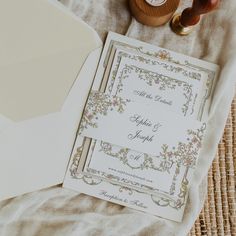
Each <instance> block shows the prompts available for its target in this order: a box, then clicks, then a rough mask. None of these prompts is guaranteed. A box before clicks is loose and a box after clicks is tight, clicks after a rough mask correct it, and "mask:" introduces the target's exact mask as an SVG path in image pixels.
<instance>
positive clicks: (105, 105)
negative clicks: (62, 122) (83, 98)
mask: <svg viewBox="0 0 236 236" xmlns="http://www.w3.org/2000/svg"><path fill="white" fill-rule="evenodd" d="M128 102H129V100H128V99H123V98H121V97H116V96H111V97H110V96H109V95H108V94H105V93H100V92H97V91H91V93H90V95H89V98H88V101H87V103H86V106H85V109H84V113H83V117H82V120H81V123H80V128H79V134H81V133H82V132H83V130H85V129H87V128H88V127H89V126H90V127H93V128H97V122H96V120H97V119H98V115H103V116H106V115H107V113H108V111H112V110H114V109H115V110H116V111H117V112H119V113H123V112H124V108H125V106H126V105H127V103H128Z"/></svg>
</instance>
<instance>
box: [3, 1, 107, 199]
mask: <svg viewBox="0 0 236 236" xmlns="http://www.w3.org/2000/svg"><path fill="white" fill-rule="evenodd" d="M0 31H1V39H0V52H1V53H0V200H3V199H6V198H10V197H13V196H17V195H20V194H23V193H26V192H31V191H34V190H37V189H41V188H45V187H49V186H52V185H55V184H59V183H61V182H62V180H63V177H64V173H65V170H66V167H67V163H68V160H69V157H70V152H71V150H72V146H73V143H74V139H75V135H76V131H77V127H78V123H79V120H80V118H81V115H82V111H83V107H84V103H85V101H86V98H87V95H88V92H89V89H90V86H91V84H92V81H93V77H94V74H95V71H96V66H97V63H98V60H99V56H100V52H101V48H100V47H101V44H102V43H101V41H100V39H99V37H98V35H97V34H96V32H95V31H94V30H92V29H91V28H90V27H89V26H88V25H86V24H85V23H84V22H83V21H81V20H78V19H77V18H76V17H75V16H73V15H72V14H71V13H70V12H68V11H67V10H65V9H64V8H63V7H62V6H61V4H60V3H57V2H53V1H48V0H21V1H13V0H9V1H2V2H1V7H0ZM78 74H79V75H78ZM76 78H77V79H76Z"/></svg>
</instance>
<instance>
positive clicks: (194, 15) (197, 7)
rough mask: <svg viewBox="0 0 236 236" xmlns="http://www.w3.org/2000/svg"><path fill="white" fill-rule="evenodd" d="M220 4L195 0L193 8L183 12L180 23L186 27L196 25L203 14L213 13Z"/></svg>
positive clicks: (216, 0) (208, 0)
mask: <svg viewBox="0 0 236 236" xmlns="http://www.w3.org/2000/svg"><path fill="white" fill-rule="evenodd" d="M218 4H219V0H194V1H193V5H192V7H191V8H186V9H185V10H184V11H183V13H182V15H181V17H180V23H181V24H182V25H183V26H184V27H188V26H193V25H196V24H197V23H198V22H199V21H200V17H201V15H202V14H206V13H208V12H210V11H212V10H213V9H215V8H216V7H217V5H218Z"/></svg>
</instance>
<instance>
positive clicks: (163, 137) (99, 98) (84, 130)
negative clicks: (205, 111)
mask: <svg viewBox="0 0 236 236" xmlns="http://www.w3.org/2000/svg"><path fill="white" fill-rule="evenodd" d="M198 130H201V131H202V132H203V130H205V124H203V123H202V122H200V121H197V120H193V119H186V118H183V117H182V116H180V115H178V114H175V113H173V112H170V111H168V110H164V109H163V108H161V107H158V106H157V105H153V104H148V103H146V104H141V103H137V102H134V101H131V100H130V99H124V98H121V97H117V96H110V95H108V94H105V93H101V92H97V91H92V92H91V93H90V96H89V98H88V101H87V104H86V106H85V110H84V115H83V117H82V121H81V125H80V130H79V134H80V135H81V136H84V137H89V138H93V139H96V140H101V141H105V142H110V143H112V144H115V145H118V146H122V147H127V148H129V149H132V150H136V151H139V152H144V153H147V154H151V155H160V154H163V155H170V152H171V151H173V150H168V149H169V148H168V147H173V149H175V148H176V149H178V148H179V147H178V145H180V146H182V147H184V145H194V144H196V146H195V152H193V153H191V157H190V158H194V157H195V156H196V155H198V154H199V150H200V147H201V144H200V142H197V141H198V140H199V139H200V140H201V139H202V136H198V135H197V132H198ZM192 135H194V136H195V138H196V142H195V143H192V140H191V139H190V137H191V136H192ZM197 139H198V140H197ZM186 143H189V144H186ZM183 151H184V150H183ZM176 158H182V156H181V155H180V156H179V157H178V156H176Z"/></svg>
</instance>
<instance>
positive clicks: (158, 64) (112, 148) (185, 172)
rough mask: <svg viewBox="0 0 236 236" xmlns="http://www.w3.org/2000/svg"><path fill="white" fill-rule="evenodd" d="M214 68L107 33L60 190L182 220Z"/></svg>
mask: <svg viewBox="0 0 236 236" xmlns="http://www.w3.org/2000/svg"><path fill="white" fill-rule="evenodd" d="M218 70H219V68H218V66H217V65H214V64H212V63H208V62H205V61H201V60H198V59H195V58H192V57H188V56H185V55H181V54H178V53H175V52H172V51H169V50H166V49H162V48H159V47H156V46H152V45H150V44H147V43H144V42H141V41H138V40H134V39H131V38H128V37H125V36H121V35H118V34H115V33H109V34H108V37H107V40H106V43H105V46H104V49H103V52H102V55H101V59H100V62H99V65H98V68H97V72H96V75H95V78H94V82H93V85H92V88H91V91H90V94H89V96H88V98H87V102H86V104H85V106H84V111H83V116H82V119H81V121H80V126H79V129H78V135H77V138H76V141H75V145H74V149H73V152H72V157H71V160H70V163H69V165H68V170H67V173H66V176H65V180H64V187H66V188H70V189H73V190H77V191H79V192H82V193H85V194H88V195H91V196H94V197H97V198H101V199H104V200H107V201H111V202H114V203H117V204H120V205H123V206H128V207H130V208H134V209H137V210H140V211H143V212H147V213H151V214H153V215H156V216H160V217H163V218H166V219H170V220H174V221H178V222H179V221H181V220H182V216H183V213H184V209H185V205H186V202H187V197H188V189H189V187H190V186H191V178H192V176H193V172H194V169H195V166H196V163H197V161H198V158H199V155H200V152H201V147H202V145H203V143H204V142H203V140H204V133H205V131H206V129H207V125H206V121H207V117H208V112H209V109H210V105H211V98H212V94H213V90H214V84H215V81H216V78H217V74H218Z"/></svg>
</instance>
